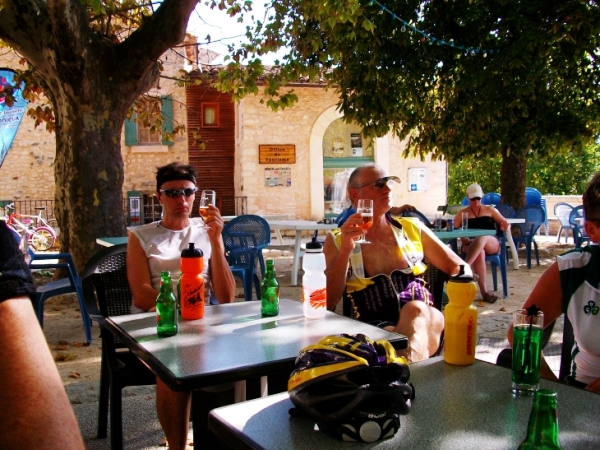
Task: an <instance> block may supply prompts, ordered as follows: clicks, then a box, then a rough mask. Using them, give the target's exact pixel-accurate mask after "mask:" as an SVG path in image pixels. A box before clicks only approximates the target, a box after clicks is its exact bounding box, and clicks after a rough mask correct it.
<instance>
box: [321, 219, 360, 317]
mask: <svg viewBox="0 0 600 450" xmlns="http://www.w3.org/2000/svg"><path fill="white" fill-rule="evenodd" d="M359 222H360V213H357V214H353V215H351V216H350V217H348V220H346V222H344V224H343V225H342V226H341V228H340V229H341V230H342V243H341V246H340V248H339V249H338V248H337V246H336V245H335V242H334V241H333V236H332V235H331V234H328V235H327V237H326V238H325V245H324V246H323V253H325V261H326V264H327V268H326V269H325V275H326V277H327V309H329V310H333V309H334V308H335V307H336V305H337V304H338V303H339V302H340V300H341V299H342V295H343V293H344V289H345V287H346V274H347V273H348V264H349V263H350V254H351V253H352V250H354V245H355V244H354V241H355V240H356V239H358V238H359V237H360V236H361V235H362V228H361V227H360V226H359V225H358V224H359Z"/></svg>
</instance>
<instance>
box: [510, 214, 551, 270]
mask: <svg viewBox="0 0 600 450" xmlns="http://www.w3.org/2000/svg"><path fill="white" fill-rule="evenodd" d="M515 217H516V218H519V219H525V223H516V224H513V226H514V227H517V228H518V229H519V233H518V234H519V235H518V236H516V235H515V234H513V242H514V243H515V245H516V246H517V248H519V244H521V243H523V244H525V249H526V251H527V268H528V269H531V246H532V245H533V246H534V248H535V259H536V261H537V265H538V266H539V265H540V254H539V252H538V245H537V242H535V234H536V233H537V231H538V229H539V228H540V226H542V224H543V223H544V221H545V220H546V215H545V211H544V209H543V208H542V207H541V206H539V205H525V206H523V207H522V208H521V209H519V210H518V211H517V212H516V213H515Z"/></svg>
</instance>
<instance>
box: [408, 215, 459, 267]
mask: <svg viewBox="0 0 600 450" xmlns="http://www.w3.org/2000/svg"><path fill="white" fill-rule="evenodd" d="M419 226H420V228H421V242H423V249H424V253H425V257H426V258H427V259H428V260H429V262H431V264H433V265H434V266H435V267H437V268H438V269H440V270H441V271H443V272H445V273H446V274H448V275H455V274H457V273H458V272H459V270H460V267H459V266H464V265H465V264H466V263H465V262H464V261H463V260H462V259H460V257H459V256H458V255H457V254H456V253H454V252H453V251H452V250H451V249H450V248H449V247H448V246H447V245H445V244H444V243H443V242H442V241H440V240H439V239H438V238H437V237H436V236H435V234H433V232H432V231H431V230H430V229H429V228H427V227H425V226H422V225H419Z"/></svg>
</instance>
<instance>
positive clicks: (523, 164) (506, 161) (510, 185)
mask: <svg viewBox="0 0 600 450" xmlns="http://www.w3.org/2000/svg"><path fill="white" fill-rule="evenodd" d="M526 176H527V159H526V158H525V156H521V155H518V154H517V152H515V151H514V149H504V150H502V168H501V170H500V186H501V192H502V203H506V204H508V205H510V206H512V207H513V208H514V210H515V211H517V210H518V209H519V208H521V207H523V206H525V187H526V186H525V184H526Z"/></svg>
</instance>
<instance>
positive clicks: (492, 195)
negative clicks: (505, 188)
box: [481, 192, 501, 205]
mask: <svg viewBox="0 0 600 450" xmlns="http://www.w3.org/2000/svg"><path fill="white" fill-rule="evenodd" d="M500 199H501V196H500V194H498V193H497V192H488V193H487V194H485V195H484V196H483V197H482V198H481V203H482V204H484V205H499V204H500Z"/></svg>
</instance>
